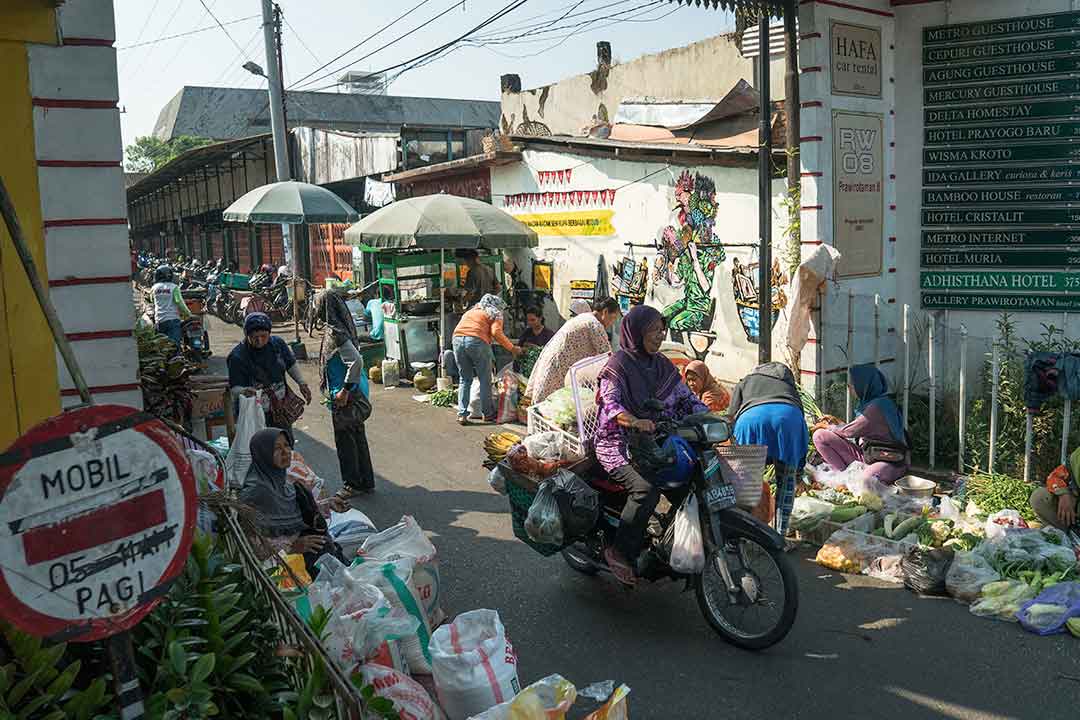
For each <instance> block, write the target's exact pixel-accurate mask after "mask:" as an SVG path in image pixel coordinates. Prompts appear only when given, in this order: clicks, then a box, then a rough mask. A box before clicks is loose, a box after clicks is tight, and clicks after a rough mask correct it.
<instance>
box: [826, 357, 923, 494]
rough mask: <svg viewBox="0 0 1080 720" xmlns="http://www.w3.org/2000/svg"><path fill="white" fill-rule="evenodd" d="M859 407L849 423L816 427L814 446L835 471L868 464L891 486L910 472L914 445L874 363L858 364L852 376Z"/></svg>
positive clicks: (853, 389) (868, 470)
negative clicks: (857, 463) (911, 450)
mask: <svg viewBox="0 0 1080 720" xmlns="http://www.w3.org/2000/svg"><path fill="white" fill-rule="evenodd" d="M848 383H849V384H850V386H851V389H852V391H853V392H854V393H855V396H856V397H857V398H858V399H859V406H858V408H857V410H856V412H855V414H856V418H855V419H854V420H852V421H851V422H849V423H847V424H846V425H833V426H830V427H820V424H819V427H818V428H816V429H815V430H814V447H815V448H817V451H818V453H820V454H821V458H822V459H823V460H824V461H825V462H826V463H828V465H829V467H830V468H832V469H833V470H845V469H847V467H848V466H849V465H851V463H853V462H862V463H866V464H867V465H868V466H869V467H868V468H867V472H868V474H869V475H872V476H874V477H876V478H877V479H878V480H879V481H880V482H883V483H886V484H889V485H891V484H892V483H894V482H896V481H897V480H899V479H900V478H901V477H903V476H904V475H906V474H907V472H908V465H909V462H910V448H909V447H908V442H907V436H906V433H905V432H904V419H903V417H902V416H901V415H900V409H899V408H898V407H896V403H895V402H894V401H893V399H892V397H890V396H889V395H888V385H887V384H886V382H885V376H884V375H883V374H882V372H881V371H880V370H878V369H877V368H876V367H874V366H873V365H872V364H866V365H856V366H855V367H853V368H851V371H850V375H849V377H848Z"/></svg>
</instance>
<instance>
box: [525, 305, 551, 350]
mask: <svg viewBox="0 0 1080 720" xmlns="http://www.w3.org/2000/svg"><path fill="white" fill-rule="evenodd" d="M554 336H555V333H553V332H552V331H551V329H550V328H546V327H544V313H543V312H541V310H540V308H534V307H531V308H529V309H528V310H526V311H525V332H524V333H523V334H522V335H521V340H520V341H519V343H520V345H521V347H523V348H524V347H528V346H530V345H535V346H536V347H544V346H545V345H547V344H548V340H550V339H551V338H552V337H554Z"/></svg>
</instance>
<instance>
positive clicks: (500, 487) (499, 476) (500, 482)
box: [488, 464, 509, 495]
mask: <svg viewBox="0 0 1080 720" xmlns="http://www.w3.org/2000/svg"><path fill="white" fill-rule="evenodd" d="M507 472H509V471H508V470H507V469H506V468H505V467H503V466H502V465H501V464H500V465H496V466H495V467H493V468H491V472H489V473H488V485H490V486H491V489H492V490H494V491H495V492H497V493H499V494H500V495H505V494H506V473H507Z"/></svg>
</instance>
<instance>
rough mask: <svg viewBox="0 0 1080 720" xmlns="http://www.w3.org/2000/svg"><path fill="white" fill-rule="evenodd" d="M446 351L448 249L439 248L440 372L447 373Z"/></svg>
mask: <svg viewBox="0 0 1080 720" xmlns="http://www.w3.org/2000/svg"><path fill="white" fill-rule="evenodd" d="M444 352H446V250H444V249H440V250H439V372H440V373H445V372H446V369H445V368H444V367H443V366H442V356H443V353H444Z"/></svg>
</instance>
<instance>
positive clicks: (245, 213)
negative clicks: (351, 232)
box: [222, 180, 360, 225]
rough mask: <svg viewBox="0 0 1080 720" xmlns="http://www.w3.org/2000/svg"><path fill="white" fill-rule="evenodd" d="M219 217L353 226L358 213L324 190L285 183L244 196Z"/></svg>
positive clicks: (234, 220) (255, 221) (287, 223)
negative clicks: (349, 224) (352, 223)
mask: <svg viewBox="0 0 1080 720" xmlns="http://www.w3.org/2000/svg"><path fill="white" fill-rule="evenodd" d="M222 217H223V218H224V219H225V221H226V222H253V223H270V224H278V223H280V224H283V225H302V224H305V223H346V222H355V221H356V220H357V219H359V218H360V213H358V212H356V210H354V209H353V208H352V206H350V205H349V204H348V203H347V202H345V201H344V200H342V199H341V198H339V197H338V196H337V195H335V194H334V193H333V192H331V191H329V190H327V189H326V188H324V187H319V186H318V185H312V184H311V183H305V182H297V181H296V180H287V181H285V182H276V183H270V184H269V185H262V186H260V187H257V188H255V189H254V190H252V191H250V192H248V193H246V194H244V195H243V196H242V197H240V198H239V199H237V200H236V201H235V202H234V203H233V204H232V205H230V206H229V207H227V208H226V209H225V212H223V213H222Z"/></svg>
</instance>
